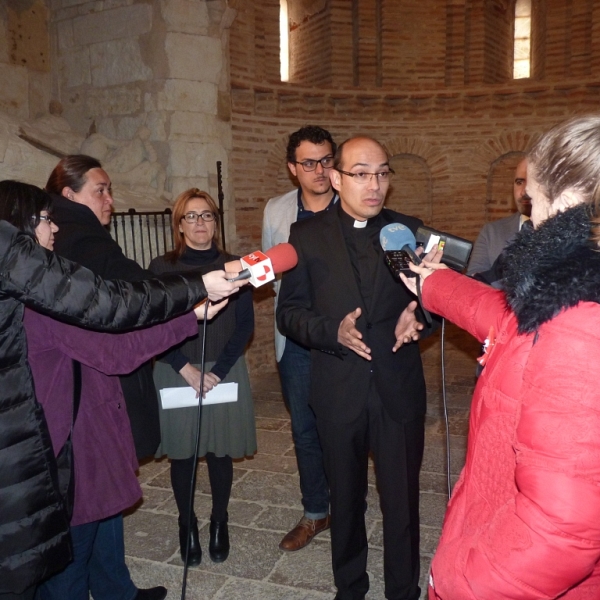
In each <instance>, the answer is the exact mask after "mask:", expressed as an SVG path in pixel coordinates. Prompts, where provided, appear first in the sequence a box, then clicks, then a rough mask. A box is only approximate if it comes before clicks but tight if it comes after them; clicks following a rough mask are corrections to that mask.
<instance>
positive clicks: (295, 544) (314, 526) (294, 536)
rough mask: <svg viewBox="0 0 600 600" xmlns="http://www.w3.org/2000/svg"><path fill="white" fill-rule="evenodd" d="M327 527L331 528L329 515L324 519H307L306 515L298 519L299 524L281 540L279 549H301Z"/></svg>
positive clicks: (289, 550)
mask: <svg viewBox="0 0 600 600" xmlns="http://www.w3.org/2000/svg"><path fill="white" fill-rule="evenodd" d="M326 529H329V515H327V516H326V517H324V518H322V519H307V518H306V517H302V518H301V519H300V521H298V525H296V527H294V529H292V530H291V531H290V532H289V533H288V534H286V535H285V536H284V538H283V539H282V540H281V543H280V544H279V549H280V550H285V551H286V552H295V551H296V550H301V549H302V548H304V547H305V546H308V544H310V543H311V542H312V540H313V538H314V537H315V535H318V534H319V533H321V531H325V530H326Z"/></svg>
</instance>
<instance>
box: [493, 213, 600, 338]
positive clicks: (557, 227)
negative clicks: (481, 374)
mask: <svg viewBox="0 0 600 600" xmlns="http://www.w3.org/2000/svg"><path fill="white" fill-rule="evenodd" d="M592 215H593V213H592V209H591V207H590V206H588V205H578V206H575V207H573V208H570V209H569V210H566V211H564V212H560V213H558V214H556V215H555V216H554V217H552V218H550V219H548V220H546V221H544V222H543V223H542V224H541V225H540V226H539V227H538V228H537V229H532V228H522V229H521V231H520V232H519V234H518V235H517V237H516V238H515V240H514V241H513V242H512V243H511V244H509V245H508V246H507V248H506V250H505V252H504V253H503V269H504V270H503V279H504V280H503V286H504V291H505V292H506V297H507V301H508V304H509V306H510V307H511V308H512V310H513V311H514V313H515V315H516V317H517V322H518V325H519V333H531V332H533V331H535V330H536V329H537V328H538V327H539V326H540V325H541V324H542V323H545V322H546V321H549V320H550V319H552V318H554V317H555V316H556V315H557V314H558V313H559V312H560V311H561V310H563V309H565V308H569V307H572V306H575V305H576V304H578V303H579V302H581V301H588V302H600V252H599V251H598V248H597V247H595V249H594V246H593V245H592V244H591V243H590V241H589V237H590V219H591V218H592Z"/></svg>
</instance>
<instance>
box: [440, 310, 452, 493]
mask: <svg viewBox="0 0 600 600" xmlns="http://www.w3.org/2000/svg"><path fill="white" fill-rule="evenodd" d="M445 341H446V319H444V318H442V340H441V344H442V347H441V363H442V364H441V367H442V404H443V407H444V423H445V430H446V485H447V486H448V500H450V498H451V497H452V481H451V477H450V465H451V462H450V422H449V419H448V400H447V398H446V354H445V351H444V347H445Z"/></svg>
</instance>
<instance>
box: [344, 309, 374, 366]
mask: <svg viewBox="0 0 600 600" xmlns="http://www.w3.org/2000/svg"><path fill="white" fill-rule="evenodd" d="M361 314H362V310H361V309H360V308H357V309H355V310H353V311H352V312H351V313H348V314H347V315H346V316H345V317H344V318H343V320H342V322H341V323H340V326H339V328H338V343H340V344H342V346H345V347H346V348H349V349H350V350H352V351H353V352H356V354H358V355H359V356H362V357H363V358H365V359H367V360H371V348H369V347H368V346H367V345H366V344H365V343H364V342H363V341H362V333H361V332H360V331H358V329H356V321H357V320H358V318H359V317H360V315H361Z"/></svg>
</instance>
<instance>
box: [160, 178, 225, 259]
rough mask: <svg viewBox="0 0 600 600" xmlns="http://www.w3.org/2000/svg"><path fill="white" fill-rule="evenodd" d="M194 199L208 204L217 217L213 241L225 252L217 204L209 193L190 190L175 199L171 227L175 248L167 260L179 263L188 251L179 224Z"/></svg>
mask: <svg viewBox="0 0 600 600" xmlns="http://www.w3.org/2000/svg"><path fill="white" fill-rule="evenodd" d="M194 198H199V199H200V200H204V201H205V202H206V203H207V204H208V207H209V209H210V212H212V213H213V214H214V215H215V221H214V223H215V232H214V234H213V239H212V241H213V243H214V244H215V245H216V247H217V249H218V250H219V252H223V248H222V246H221V228H220V227H219V209H218V208H217V204H216V202H215V201H214V200H213V199H212V197H211V195H210V194H209V193H208V192H203V191H202V190H199V189H198V188H190V189H189V190H186V191H185V192H182V193H181V194H179V196H177V198H176V199H175V204H174V205H173V216H172V219H171V226H172V227H173V241H174V248H173V250H172V251H171V252H168V253H167V255H166V257H167V259H168V260H171V261H172V262H177V260H178V259H179V258H180V257H181V255H182V254H183V253H184V251H185V249H186V246H187V245H186V243H185V237H184V235H183V233H182V232H181V231H179V223H181V219H183V215H185V212H186V211H185V207H186V205H187V203H188V202H189V201H190V200H193V199H194Z"/></svg>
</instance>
